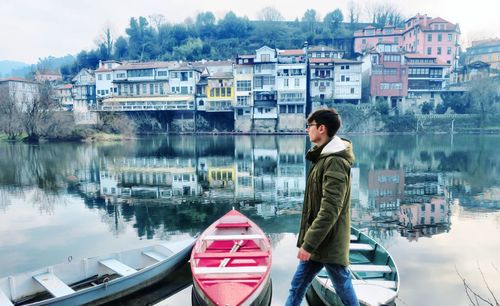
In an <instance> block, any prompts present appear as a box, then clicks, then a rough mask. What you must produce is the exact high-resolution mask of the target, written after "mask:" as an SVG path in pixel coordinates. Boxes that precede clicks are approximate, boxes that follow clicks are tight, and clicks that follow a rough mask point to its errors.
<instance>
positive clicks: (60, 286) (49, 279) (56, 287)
mask: <svg viewBox="0 0 500 306" xmlns="http://www.w3.org/2000/svg"><path fill="white" fill-rule="evenodd" d="M33 278H34V279H35V280H36V281H37V282H38V283H39V284H40V285H42V286H43V287H44V288H45V289H47V291H48V292H50V293H51V294H52V295H53V296H54V297H60V296H65V295H68V294H71V293H74V292H75V290H73V289H71V288H70V287H69V286H68V285H66V284H65V283H64V282H63V281H62V280H60V279H59V278H58V277H57V276H55V275H54V274H52V273H43V274H38V275H35V276H33Z"/></svg>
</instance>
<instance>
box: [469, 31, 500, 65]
mask: <svg viewBox="0 0 500 306" xmlns="http://www.w3.org/2000/svg"><path fill="white" fill-rule="evenodd" d="M478 61H480V62H484V63H487V64H490V68H491V69H495V70H500V38H495V39H486V40H478V41H473V42H472V46H471V47H470V48H467V54H466V61H465V62H466V64H471V63H474V62H478Z"/></svg>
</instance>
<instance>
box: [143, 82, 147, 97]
mask: <svg viewBox="0 0 500 306" xmlns="http://www.w3.org/2000/svg"><path fill="white" fill-rule="evenodd" d="M146 92H147V88H146V84H142V94H144V95H145V94H146Z"/></svg>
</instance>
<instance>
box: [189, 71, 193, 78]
mask: <svg viewBox="0 0 500 306" xmlns="http://www.w3.org/2000/svg"><path fill="white" fill-rule="evenodd" d="M189 78H190V79H192V78H193V72H192V71H189Z"/></svg>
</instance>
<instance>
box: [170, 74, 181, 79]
mask: <svg viewBox="0 0 500 306" xmlns="http://www.w3.org/2000/svg"><path fill="white" fill-rule="evenodd" d="M170 77H171V78H172V79H178V78H179V73H178V72H170Z"/></svg>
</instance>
